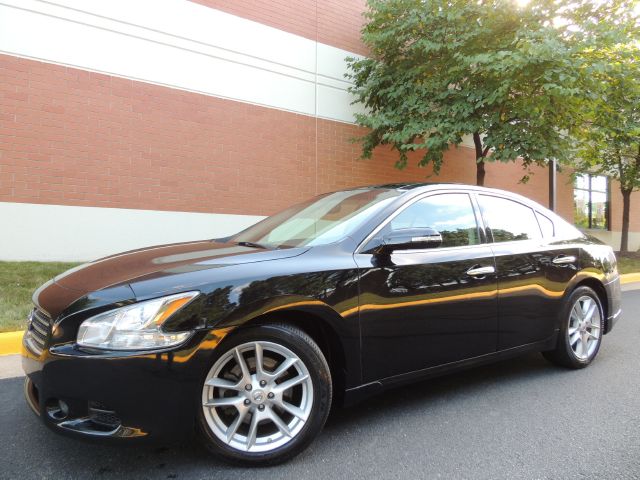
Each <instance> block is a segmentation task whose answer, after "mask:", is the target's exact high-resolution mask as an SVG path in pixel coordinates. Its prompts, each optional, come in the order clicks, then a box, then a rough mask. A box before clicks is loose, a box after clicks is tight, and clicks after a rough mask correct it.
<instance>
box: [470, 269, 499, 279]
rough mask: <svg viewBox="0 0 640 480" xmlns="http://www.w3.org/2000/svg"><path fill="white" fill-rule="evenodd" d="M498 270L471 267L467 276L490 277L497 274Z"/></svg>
mask: <svg viewBox="0 0 640 480" xmlns="http://www.w3.org/2000/svg"><path fill="white" fill-rule="evenodd" d="M495 272H496V269H495V268H493V267H471V268H470V269H469V270H467V275H471V276H472V277H482V276H484V275H489V274H490V273H495Z"/></svg>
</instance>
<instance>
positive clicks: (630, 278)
mask: <svg viewBox="0 0 640 480" xmlns="http://www.w3.org/2000/svg"><path fill="white" fill-rule="evenodd" d="M634 282H640V273H625V274H623V275H620V283H621V284H622V285H627V284H628V283H634Z"/></svg>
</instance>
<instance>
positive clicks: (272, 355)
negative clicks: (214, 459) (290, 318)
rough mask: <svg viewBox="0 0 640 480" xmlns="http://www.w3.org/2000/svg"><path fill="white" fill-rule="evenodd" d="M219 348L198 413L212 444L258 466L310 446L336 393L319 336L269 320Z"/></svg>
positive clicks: (228, 456) (222, 454) (239, 460)
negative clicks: (317, 340) (317, 343)
mask: <svg viewBox="0 0 640 480" xmlns="http://www.w3.org/2000/svg"><path fill="white" fill-rule="evenodd" d="M216 350H219V353H217V355H216V356H215V357H214V359H213V362H212V366H211V368H210V370H209V372H208V374H207V375H206V377H205V379H204V382H203V386H202V398H201V405H202V406H201V408H200V409H199V418H198V420H199V421H198V424H199V427H200V431H201V433H202V434H203V435H202V436H203V438H204V440H205V444H206V446H207V447H208V448H209V450H211V451H212V452H213V453H214V454H216V455H218V456H220V457H222V458H223V459H225V460H227V461H231V462H233V463H242V464H254V465H273V464H276V463H280V462H283V461H286V460H288V459H289V458H292V457H293V456H295V455H297V454H298V453H300V452H301V451H302V450H304V449H305V448H306V447H307V446H308V445H309V444H310V443H311V441H312V440H313V439H314V438H315V437H316V436H317V435H318V433H320V430H321V429H322V427H323V425H324V423H325V421H326V419H327V416H328V414H329V409H330V407H331V395H332V391H331V374H330V371H329V366H328V365H327V361H326V359H325V358H324V355H323V354H322V351H321V350H320V348H319V347H318V346H317V345H316V343H315V342H314V341H313V339H311V337H309V336H308V335H307V334H306V333H305V332H303V331H302V330H300V329H298V328H296V327H293V326H290V325H286V324H276V325H262V326H257V327H251V328H247V329H243V330H240V331H238V332H237V333H235V334H233V335H232V336H231V337H229V338H228V339H226V340H225V341H224V342H223V343H222V344H221V345H220V346H219V347H218V349H216Z"/></svg>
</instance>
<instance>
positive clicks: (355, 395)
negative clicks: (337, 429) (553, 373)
mask: <svg viewBox="0 0 640 480" xmlns="http://www.w3.org/2000/svg"><path fill="white" fill-rule="evenodd" d="M557 340H558V332H557V331H556V332H554V334H553V335H552V336H551V337H549V338H547V339H545V340H541V341H539V342H534V343H528V344H526V345H520V346H518V347H513V348H509V349H507V350H500V351H498V352H492V353H487V354H485V355H480V356H478V357H472V358H466V359H464V360H459V361H457V362H451V363H445V364H443V365H437V366H435V367H429V368H423V369H421V370H415V371H413V372H408V373H402V374H400V375H394V376H393V377H387V378H383V379H380V380H376V381H374V382H370V383H366V384H364V385H360V386H358V387H354V388H349V389H347V390H346V392H345V397H344V405H345V406H350V405H353V404H355V403H358V402H361V401H362V400H365V399H366V398H368V397H371V396H372V395H376V394H378V393H380V392H383V391H385V390H389V389H392V388H395V387H400V386H402V385H406V384H409V383H414V382H417V381H420V380H427V379H430V378H436V377H440V376H442V375H446V374H449V373H453V372H457V371H460V370H466V369H469V368H473V367H477V366H480V365H486V364H489V363H494V362H499V361H501V360H506V359H508V358H512V357H517V356H519V355H522V354H524V353H529V352H543V351H545V350H552V349H554V348H555V346H556V343H557Z"/></svg>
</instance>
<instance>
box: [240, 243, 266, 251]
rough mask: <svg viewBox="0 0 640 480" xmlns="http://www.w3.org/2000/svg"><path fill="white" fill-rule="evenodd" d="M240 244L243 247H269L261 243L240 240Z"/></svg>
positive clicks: (264, 248)
mask: <svg viewBox="0 0 640 480" xmlns="http://www.w3.org/2000/svg"><path fill="white" fill-rule="evenodd" d="M238 245H240V246H241V247H253V248H262V249H263V250H267V247H265V246H264V245H260V244H259V243H254V242H238Z"/></svg>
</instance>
